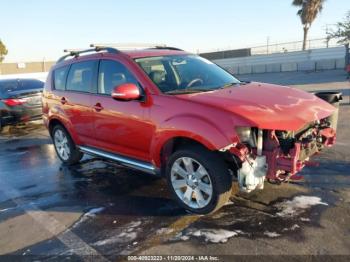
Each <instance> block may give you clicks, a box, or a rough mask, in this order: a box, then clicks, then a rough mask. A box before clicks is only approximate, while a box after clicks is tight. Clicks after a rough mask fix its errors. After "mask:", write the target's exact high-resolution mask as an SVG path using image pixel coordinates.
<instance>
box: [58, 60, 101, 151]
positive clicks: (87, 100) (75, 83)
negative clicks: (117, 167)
mask: <svg viewBox="0 0 350 262" xmlns="http://www.w3.org/2000/svg"><path fill="white" fill-rule="evenodd" d="M97 66H98V61H97V60H88V61H81V62H77V63H74V64H72V65H71V66H70V68H69V72H68V74H67V77H66V84H65V85H64V83H62V82H64V81H65V78H64V76H65V74H66V73H65V70H66V69H65V70H62V72H61V75H63V78H62V77H61V80H60V77H59V74H60V72H59V69H56V70H57V72H55V87H56V86H57V85H58V86H60V87H61V86H65V90H64V91H58V92H56V94H57V95H58V99H59V103H60V104H61V105H60V108H61V109H63V111H64V116H65V118H66V120H67V121H68V123H70V127H71V128H72V129H73V130H74V132H75V133H76V135H77V136H78V138H79V140H80V142H81V143H82V144H90V143H91V140H93V137H94V131H93V116H92V107H91V92H92V90H94V89H95V88H96V83H97V81H96V77H97ZM56 74H57V76H56Z"/></svg>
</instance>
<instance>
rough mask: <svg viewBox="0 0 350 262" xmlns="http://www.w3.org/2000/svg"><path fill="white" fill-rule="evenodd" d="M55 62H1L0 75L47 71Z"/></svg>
mask: <svg viewBox="0 0 350 262" xmlns="http://www.w3.org/2000/svg"><path fill="white" fill-rule="evenodd" d="M54 63H55V62H48V61H47V62H27V63H2V64H0V75H8V74H25V73H38V72H48V71H49V70H50V67H51V66H52V65H53V64H54Z"/></svg>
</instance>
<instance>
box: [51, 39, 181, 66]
mask: <svg viewBox="0 0 350 262" xmlns="http://www.w3.org/2000/svg"><path fill="white" fill-rule="evenodd" d="M90 47H91V48H90V49H64V50H63V51H64V52H65V53H68V54H67V55H64V56H62V57H61V58H60V59H58V60H57V64H58V63H60V62H62V61H64V60H65V59H66V58H68V57H72V56H74V57H78V56H80V54H84V53H91V52H101V51H105V52H107V53H111V54H118V53H120V50H119V49H120V48H129V49H130V48H135V49H136V48H146V49H164V50H177V51H183V50H182V49H180V48H177V47H171V46H166V45H164V44H90ZM116 47H118V49H117V48H116Z"/></svg>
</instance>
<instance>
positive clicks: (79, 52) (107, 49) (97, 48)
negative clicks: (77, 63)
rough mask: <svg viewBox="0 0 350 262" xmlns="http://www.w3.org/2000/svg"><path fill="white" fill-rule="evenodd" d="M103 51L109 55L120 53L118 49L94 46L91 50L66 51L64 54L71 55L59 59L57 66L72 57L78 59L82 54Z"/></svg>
mask: <svg viewBox="0 0 350 262" xmlns="http://www.w3.org/2000/svg"><path fill="white" fill-rule="evenodd" d="M101 51H106V52H107V53H112V54H117V53H119V52H120V51H119V50H118V49H116V48H112V47H102V46H94V48H90V49H64V50H63V52H65V53H69V54H67V55H65V56H62V57H61V58H60V59H58V60H57V63H56V64H58V63H60V62H62V61H64V60H65V59H66V58H68V57H71V56H74V57H78V56H80V54H84V53H91V52H101Z"/></svg>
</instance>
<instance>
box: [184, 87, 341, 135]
mask: <svg viewBox="0 0 350 262" xmlns="http://www.w3.org/2000/svg"><path fill="white" fill-rule="evenodd" d="M180 97H182V98H184V99H188V100H191V101H197V102H200V103H203V104H207V105H212V106H215V107H217V108H220V109H222V110H225V111H229V112H232V113H235V114H237V115H240V116H243V117H245V118H246V119H247V120H250V121H251V122H253V123H254V124H255V126H256V127H258V128H261V129H272V130H291V131H296V130H298V129H300V128H302V127H303V126H304V125H305V124H306V123H310V122H311V121H315V120H318V119H322V118H325V117H327V116H329V115H331V114H332V113H333V112H334V110H335V108H334V107H333V106H332V105H330V104H329V103H327V102H325V101H323V100H321V99H319V98H318V97H316V96H314V95H312V94H310V93H307V92H304V91H302V90H299V89H295V88H291V87H286V86H283V87H282V86H277V85H272V84H265V83H250V84H247V85H241V86H235V87H231V88H227V89H222V90H216V91H212V92H205V93H197V94H191V95H181V96H180Z"/></svg>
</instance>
